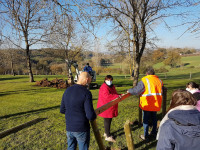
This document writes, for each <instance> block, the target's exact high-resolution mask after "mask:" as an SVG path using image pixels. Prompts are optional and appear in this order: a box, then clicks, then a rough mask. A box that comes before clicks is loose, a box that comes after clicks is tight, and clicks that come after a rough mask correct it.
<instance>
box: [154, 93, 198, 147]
mask: <svg viewBox="0 0 200 150" xmlns="http://www.w3.org/2000/svg"><path fill="white" fill-rule="evenodd" d="M196 103H197V100H196V99H195V98H194V97H193V96H192V94H191V93H190V92H188V91H186V90H176V91H174V92H173V93H172V100H171V104H170V107H169V109H168V112H167V114H166V115H165V117H164V118H163V119H162V121H161V123H160V127H159V131H158V134H157V139H158V143H157V147H156V149H157V150H165V149H167V150H188V149H191V150H199V142H200V112H199V111H198V110H197V109H196Z"/></svg>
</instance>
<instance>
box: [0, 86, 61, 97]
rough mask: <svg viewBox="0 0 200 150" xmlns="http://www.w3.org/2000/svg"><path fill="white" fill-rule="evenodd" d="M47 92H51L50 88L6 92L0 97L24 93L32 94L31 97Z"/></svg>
mask: <svg viewBox="0 0 200 150" xmlns="http://www.w3.org/2000/svg"><path fill="white" fill-rule="evenodd" d="M46 90H49V88H42V89H41V88H38V89H28V90H15V91H6V92H0V96H5V95H11V94H22V93H30V94H31V95H33V94H38V93H46V92H45V91H46ZM59 90H60V89H59ZM57 91H58V90H57V89H55V91H51V92H57Z"/></svg>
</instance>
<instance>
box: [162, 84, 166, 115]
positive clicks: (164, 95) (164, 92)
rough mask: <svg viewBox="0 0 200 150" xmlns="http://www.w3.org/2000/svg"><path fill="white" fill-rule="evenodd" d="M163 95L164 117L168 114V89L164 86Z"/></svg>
mask: <svg viewBox="0 0 200 150" xmlns="http://www.w3.org/2000/svg"><path fill="white" fill-rule="evenodd" d="M162 90H163V95H162V117H164V116H165V114H166V101H167V88H166V87H164V86H163V89H162Z"/></svg>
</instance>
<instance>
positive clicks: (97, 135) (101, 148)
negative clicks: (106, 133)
mask: <svg viewBox="0 0 200 150" xmlns="http://www.w3.org/2000/svg"><path fill="white" fill-rule="evenodd" d="M90 124H91V126H92V129H93V132H94V136H95V139H96V141H97V144H98V146H99V150H105V148H104V145H103V141H102V139H101V134H100V132H99V129H98V127H97V122H96V119H95V120H94V121H90Z"/></svg>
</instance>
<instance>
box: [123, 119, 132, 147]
mask: <svg viewBox="0 0 200 150" xmlns="http://www.w3.org/2000/svg"><path fill="white" fill-rule="evenodd" d="M124 132H125V136H126V143H127V147H128V150H134V144H133V137H132V134H131V128H130V121H129V120H127V121H126V123H125V124H124Z"/></svg>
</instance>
